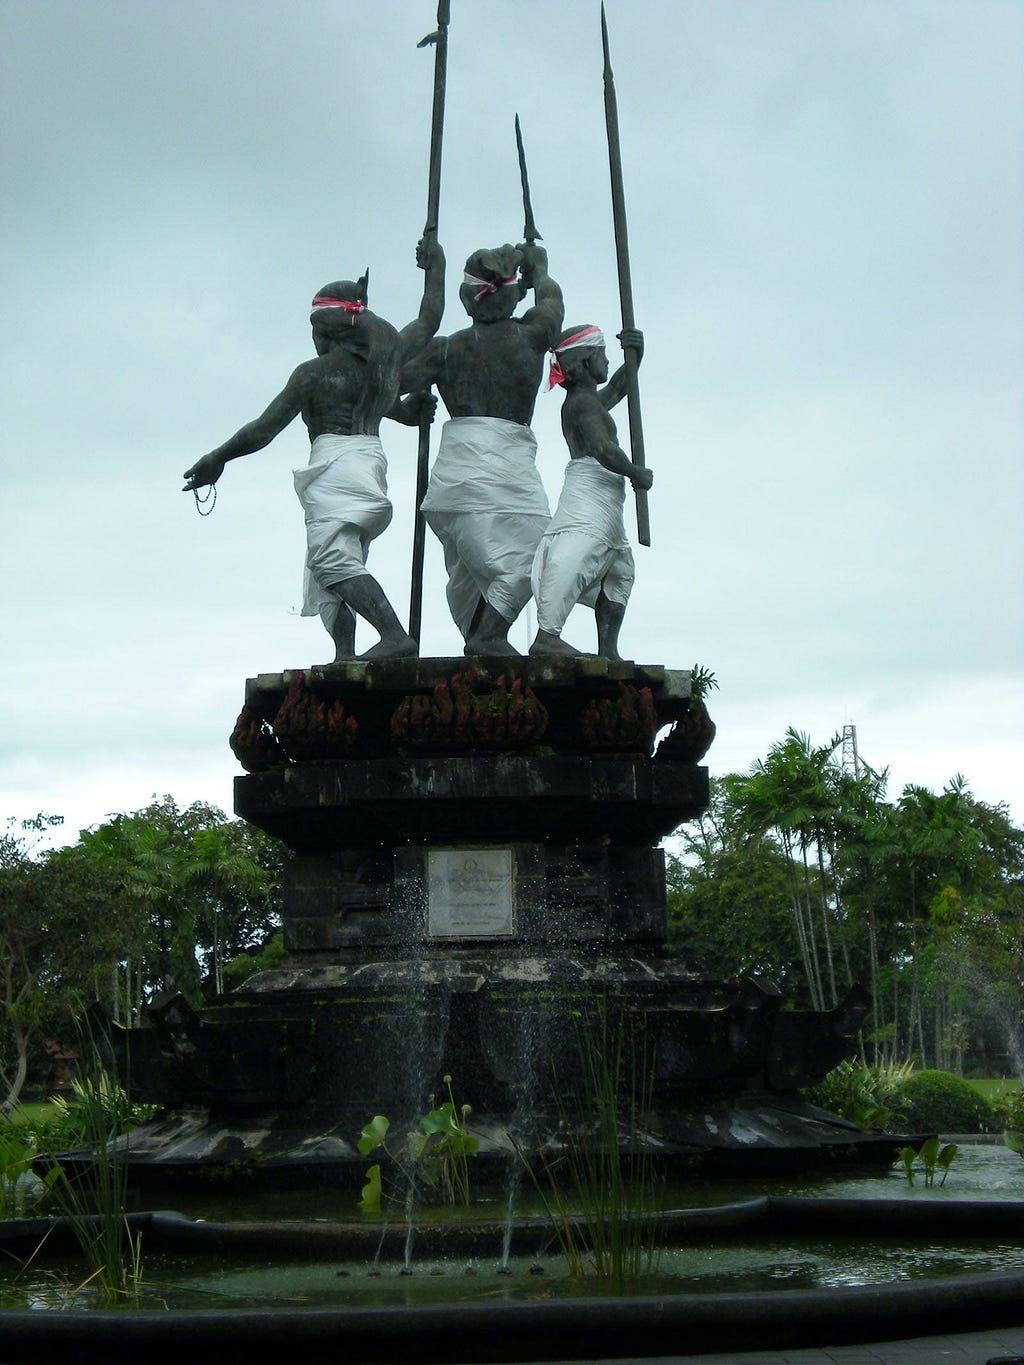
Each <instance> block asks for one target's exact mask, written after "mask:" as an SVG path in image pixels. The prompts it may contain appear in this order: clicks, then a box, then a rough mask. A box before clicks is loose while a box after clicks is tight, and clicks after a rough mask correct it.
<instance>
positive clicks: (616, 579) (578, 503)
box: [532, 455, 636, 635]
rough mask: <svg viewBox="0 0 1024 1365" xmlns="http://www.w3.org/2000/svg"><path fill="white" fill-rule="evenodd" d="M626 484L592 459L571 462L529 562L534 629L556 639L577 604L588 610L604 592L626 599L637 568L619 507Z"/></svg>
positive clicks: (621, 600)
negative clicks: (534, 613)
mask: <svg viewBox="0 0 1024 1365" xmlns="http://www.w3.org/2000/svg"><path fill="white" fill-rule="evenodd" d="M625 500H626V480H625V479H624V478H623V476H622V475H621V474H616V473H614V472H613V471H612V470H610V469H606V468H605V466H604V465H603V464H600V463H599V462H598V461H597V460H595V459H594V458H593V457H592V456H590V455H586V456H584V457H583V458H582V459H579V460H570V461H569V463H568V465H567V466H566V469H565V483H564V485H563V487H562V494H561V497H560V498H559V499H558V506H557V507H556V509H555V515H554V516H553V517H552V518H551V524H550V526H549V527H548V529H547V530H546V531H545V532H544V535H543V537H542V538H541V541H540V544H539V545H538V546H537V552H536V554H535V555H534V559H533V573H532V580H533V583H532V586H533V595H534V597H535V598H536V599H537V626H538V628H539V629H540V630H543V631H546V632H547V633H548V634H549V635H558V634H559V633H560V632H561V630H562V627H563V626H564V625H565V622H566V618H567V617H568V615H569V613H570V612H571V611H572V609H573V607H574V606H575V605H576V603H577V602H583V603H584V604H585V605H586V606H588V607H592V606H594V605H595V604H596V602H597V599H598V595H599V594H600V593H601V592H602V591H603V592H604V594H605V596H606V597H607V598H608V599H609V601H611V602H618V603H620V604H621V605H622V606H625V604H626V603H627V602H628V601H629V594H630V592H631V591H632V587H633V579H634V577H635V576H636V568H635V565H634V563H633V552H632V550H631V549H630V548H629V540H628V538H627V536H626V526H625V522H624V521H623V518H622V508H623V504H624V502H625Z"/></svg>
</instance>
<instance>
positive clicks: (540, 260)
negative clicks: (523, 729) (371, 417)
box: [402, 241, 563, 655]
mask: <svg viewBox="0 0 1024 1365" xmlns="http://www.w3.org/2000/svg"><path fill="white" fill-rule="evenodd" d="M530 289H532V290H533V292H534V306H533V307H532V308H530V309H529V310H528V311H527V312H526V313H525V314H524V315H523V316H522V317H520V318H514V317H513V316H512V314H513V312H514V310H515V308H516V305H517V304H518V303H519V302H520V300H521V299H522V298H523V297H524V296H525V295H526V293H527V291H528V290H530ZM459 296H460V298H461V299H462V302H463V306H464V307H465V309H466V312H467V313H468V314H469V316H470V318H471V319H472V325H471V326H469V327H467V328H465V329H464V330H462V331H460V332H455V333H454V334H453V335H451V336H447V337H435V338H434V340H433V341H431V342H430V343H429V345H428V346H427V347H426V348H425V349H424V350H423V351H422V353H421V354H420V355H419V356H418V357H417V358H416V359H415V360H414V361H413V362H412V363H411V364H409V365H407V366H405V368H404V370H403V372H402V391H403V392H409V391H415V390H423V389H427V388H429V387H430V385H431V384H436V385H437V388H438V391H439V392H440V395H441V397H442V398H443V399H444V404H445V407H446V408H447V409H448V415H449V420H448V421H447V422H446V423H445V425H444V428H443V430H442V433H441V442H440V448H439V450H438V454H437V458H436V460H435V461H434V466H433V469H432V470H431V474H430V482H429V484H428V487H427V493H426V496H425V498H424V499H423V502H422V504H421V507H422V511H423V514H424V516H425V517H426V520H427V522H428V523H429V525H430V527H431V529H432V530H433V531H434V532H435V534H436V535H437V536H438V538H439V539H440V541H441V543H442V544H443V546H444V552H445V564H446V567H447V569H448V589H447V593H448V604H449V607H450V609H451V613H452V616H453V618H454V620H455V622H456V624H457V625H458V627H459V629H460V631H461V632H462V636H463V639H464V640H465V652H466V654H469V655H476V654H515V653H517V651H516V650H515V649H513V647H512V646H511V645H510V644H509V642H508V639H507V638H506V637H507V634H508V628H509V626H510V625H511V624H512V622H513V621H514V620H515V619H516V617H517V616H518V615H519V613H520V611H522V609H523V607H524V606H525V604H526V602H527V601H528V600H529V597H530V567H531V564H532V561H533V552H534V550H535V548H536V545H537V542H538V541H539V539H540V537H541V535H542V534H543V531H544V528H545V527H546V525H547V523H548V519H549V516H550V512H549V508H548V501H547V496H546V494H545V492H544V488H543V485H542V484H541V481H540V475H539V474H538V472H537V468H536V449H537V443H536V439H535V437H534V435H533V432H532V431H531V430H530V422H531V420H532V418H533V409H534V404H535V402H536V398H537V390H538V388H539V386H540V380H541V373H542V370H543V359H544V354H545V352H546V351H547V350H548V349H549V348H550V346H551V345H552V344H553V342H554V340H555V338H556V337H557V335H558V329H559V328H560V327H561V325H562V317H563V307H562V291H561V289H560V288H559V287H558V285H557V284H556V283H555V281H554V280H553V279H551V277H550V276H549V275H548V271H547V253H546V252H545V250H544V248H543V247H541V246H538V245H537V244H536V243H535V242H531V241H525V242H522V243H520V245H519V246H518V247H512V246H508V245H506V246H502V247H497V248H495V249H494V250H490V251H488V250H483V251H476V252H474V253H473V255H472V256H470V258H469V260H468V261H467V262H466V272H465V276H464V279H463V284H462V287H461V289H460V291H459Z"/></svg>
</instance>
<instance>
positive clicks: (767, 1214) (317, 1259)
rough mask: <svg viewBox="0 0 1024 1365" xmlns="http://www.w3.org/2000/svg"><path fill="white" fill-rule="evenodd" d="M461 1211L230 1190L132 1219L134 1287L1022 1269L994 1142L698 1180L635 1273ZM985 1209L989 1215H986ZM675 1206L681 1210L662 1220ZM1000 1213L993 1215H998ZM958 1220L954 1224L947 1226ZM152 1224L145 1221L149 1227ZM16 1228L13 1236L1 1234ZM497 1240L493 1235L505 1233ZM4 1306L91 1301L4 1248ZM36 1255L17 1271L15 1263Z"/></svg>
mask: <svg viewBox="0 0 1024 1365" xmlns="http://www.w3.org/2000/svg"><path fill="white" fill-rule="evenodd" d="M521 1194H522V1196H523V1197H522V1198H521V1199H519V1200H518V1201H517V1217H516V1220H515V1222H516V1230H515V1237H514V1239H513V1238H512V1236H511V1231H510V1229H509V1228H506V1227H505V1218H504V1213H505V1207H506V1199H505V1197H504V1196H503V1195H499V1194H496V1195H495V1196H494V1198H493V1199H491V1200H486V1199H484V1200H481V1201H479V1202H478V1203H477V1204H476V1205H475V1206H474V1208H473V1210H472V1211H471V1213H470V1214H469V1215H467V1214H465V1213H462V1212H456V1213H454V1214H453V1213H452V1212H450V1211H445V1210H440V1209H425V1210H423V1211H422V1215H420V1214H417V1217H416V1220H415V1226H414V1227H413V1228H412V1229H411V1230H410V1229H408V1228H406V1226H405V1224H404V1222H403V1220H402V1218H401V1217H400V1216H399V1217H396V1218H393V1219H392V1220H390V1222H387V1223H386V1224H384V1223H381V1221H380V1220H376V1219H369V1218H366V1217H361V1216H360V1215H359V1214H358V1211H357V1210H356V1208H355V1204H356V1195H355V1194H354V1193H353V1191H352V1190H351V1189H348V1190H329V1189H326V1190H325V1189H321V1190H318V1191H306V1192H299V1191H288V1192H277V1193H275V1192H270V1191H265V1190H264V1191H260V1192H259V1193H256V1192H244V1191H243V1192H241V1193H240V1192H238V1191H231V1192H229V1191H227V1190H225V1189H223V1188H220V1187H216V1186H215V1187H213V1188H212V1189H211V1190H210V1191H209V1193H208V1194H199V1193H196V1192H192V1193H190V1194H189V1196H188V1197H186V1198H182V1199H181V1200H180V1201H176V1202H177V1203H179V1205H180V1214H176V1215H166V1216H165V1215H160V1214H146V1213H141V1214H136V1215H135V1217H136V1218H137V1219H139V1220H140V1222H139V1226H140V1228H141V1229H142V1249H143V1262H144V1279H145V1284H144V1287H143V1290H142V1293H141V1297H140V1302H139V1306H140V1307H152V1308H159V1309H182V1310H195V1309H207V1308H225V1307H230V1308H232V1309H247V1308H259V1309H267V1308H295V1307H305V1308H324V1307H333V1308H343V1307H350V1306H355V1305H358V1306H360V1307H389V1306H398V1305H425V1304H445V1303H449V1304H450V1303H453V1302H470V1301H476V1302H483V1303H488V1302H489V1303H499V1302H501V1303H515V1302H542V1301H547V1300H559V1299H570V1300H571V1299H578V1298H580V1297H582V1296H586V1297H602V1296H604V1297H607V1296H616V1295H622V1294H623V1293H628V1294H629V1295H631V1296H636V1295H644V1296H649V1297H658V1296H667V1295H681V1294H727V1293H757V1294H766V1293H772V1294H774V1293H776V1292H778V1291H796V1290H823V1289H836V1288H842V1287H851V1286H868V1285H891V1284H896V1283H900V1282H906V1281H923V1280H930V1279H935V1278H936V1277H943V1276H947V1277H948V1276H962V1275H971V1274H981V1273H992V1272H1007V1273H1017V1274H1024V1247H1022V1245H1021V1242H1020V1240H1019V1238H1018V1236H1017V1235H1016V1230H1017V1228H1018V1227H1020V1226H1021V1225H1022V1222H1024V1203H1018V1202H1017V1201H1021V1200H1024V1161H1022V1160H1021V1159H1020V1157H1019V1156H1017V1155H1016V1154H1014V1153H1012V1152H1009V1151H1008V1150H1007V1149H1006V1148H1005V1147H1003V1146H1002V1145H1000V1144H981V1143H979V1144H970V1145H964V1146H963V1147H962V1149H961V1151H960V1153H959V1154H958V1156H957V1158H956V1160H955V1161H954V1163H953V1166H952V1169H951V1171H950V1174H949V1176H948V1179H947V1182H946V1185H945V1187H944V1188H940V1187H939V1185H938V1183H937V1182H936V1183H935V1184H934V1185H933V1186H930V1187H928V1186H926V1185H924V1183H923V1178H922V1177H919V1178H918V1179H917V1180H916V1182H915V1184H914V1185H913V1186H912V1187H910V1186H908V1182H907V1180H906V1177H905V1175H904V1174H903V1172H902V1168H900V1169H899V1170H898V1171H897V1170H895V1169H894V1170H892V1171H890V1172H883V1173H880V1174H879V1173H874V1174H867V1175H864V1176H860V1177H857V1176H853V1175H850V1174H849V1173H845V1172H844V1173H843V1174H842V1175H839V1176H836V1177H835V1178H831V1179H830V1178H828V1177H823V1176H821V1175H815V1176H809V1177H805V1178H802V1179H799V1180H793V1179H790V1180H773V1181H765V1182H757V1181H753V1180H749V1179H748V1180H745V1181H731V1182H708V1181H704V1180H701V1181H697V1180H694V1181H693V1182H692V1183H690V1184H686V1185H677V1186H675V1187H673V1188H672V1189H670V1190H668V1191H667V1192H666V1200H665V1208H666V1210H669V1212H666V1213H665V1215H664V1218H663V1222H662V1235H661V1238H660V1240H661V1242H662V1243H663V1249H662V1250H661V1251H660V1253H659V1254H658V1256H657V1259H656V1264H654V1265H652V1266H651V1267H650V1268H649V1270H648V1271H647V1273H645V1274H643V1275H642V1276H641V1277H640V1278H639V1279H638V1280H630V1281H628V1282H623V1281H622V1280H616V1279H613V1278H607V1279H603V1280H602V1279H598V1278H596V1277H595V1276H594V1275H593V1274H588V1275H587V1276H586V1277H585V1278H584V1279H579V1278H576V1277H573V1276H572V1275H571V1274H570V1273H569V1270H568V1268H567V1264H566V1260H565V1257H564V1256H563V1255H562V1254H561V1252H560V1249H559V1244H558V1238H557V1235H556V1234H555V1232H554V1231H553V1229H552V1227H551V1225H550V1224H549V1222H548V1221H547V1220H546V1219H545V1218H543V1217H541V1216H539V1215H538V1201H537V1200H536V1196H533V1198H527V1197H526V1194H525V1191H521ZM986 1208H987V1209H988V1211H989V1212H988V1213H987V1214H986V1212H985V1210H986ZM672 1210H675V1212H672ZM999 1213H1005V1214H1008V1216H1007V1217H1004V1218H1002V1219H1000V1218H998V1217H997V1216H996V1215H997V1214H999ZM957 1214H958V1215H959V1217H954V1215H957ZM147 1219H150V1220H151V1221H149V1222H147V1221H146V1220H147ZM8 1226H11V1225H8ZM503 1229H504V1230H503ZM7 1259H9V1261H10V1265H9V1269H8V1270H7V1271H6V1273H3V1274H2V1277H0V1310H11V1309H15V1310H17V1309H68V1308H70V1309H73V1310H76V1309H86V1308H93V1307H95V1306H96V1304H97V1299H96V1296H95V1295H94V1293H93V1292H92V1290H91V1289H90V1288H89V1287H88V1286H86V1287H84V1288H80V1287H79V1281H80V1280H81V1279H82V1278H84V1272H79V1271H78V1270H77V1269H76V1266H75V1262H74V1260H69V1259H68V1258H67V1257H64V1258H60V1259H58V1258H55V1257H52V1256H49V1255H47V1248H46V1247H44V1248H42V1250H41V1251H40V1253H39V1254H38V1255H32V1248H31V1247H29V1246H28V1244H25V1245H22V1246H21V1247H20V1248H18V1249H17V1251H16V1252H14V1253H12V1252H11V1250H8V1254H7ZM26 1261H27V1262H29V1263H28V1264H27V1266H26V1265H25V1264H24V1262H26Z"/></svg>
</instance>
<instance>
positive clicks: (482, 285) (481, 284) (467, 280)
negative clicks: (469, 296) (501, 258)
mask: <svg viewBox="0 0 1024 1365" xmlns="http://www.w3.org/2000/svg"><path fill="white" fill-rule="evenodd" d="M518 278H519V275H518V273H517V272H516V271H513V272H512V274H511V275H509V277H508V279H507V280H499V281H498V282H497V283H495V281H494V280H484V279H481V278H480V276H479V275H471V274H470V273H469V271H468V270H466V271H464V272H463V276H462V283H463V284H469V285H474V284H475V285H476V293H475V294H474V295H473V300H474V302H476V303H479V302H480V300H481V299H485V298H486V297H487V295H488V294H496V293H497V292H498V290H499V289H504V287H505V285H506V284H515V282H516V280H518Z"/></svg>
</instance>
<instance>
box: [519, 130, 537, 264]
mask: <svg viewBox="0 0 1024 1365" xmlns="http://www.w3.org/2000/svg"><path fill="white" fill-rule="evenodd" d="M516 148H517V150H518V152H519V179H520V182H521V183H522V186H523V218H524V220H525V221H524V224H523V241H524V242H540V241H543V240H544V239H543V238H542V237H541V235H540V233H539V232H538V231H537V224H536V223H535V222H534V220H533V204H532V203H531V202H530V177H529V176H528V175H527V173H526V148H525V147H524V146H523V130H522V128H520V126H519V115H518V114H516Z"/></svg>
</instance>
